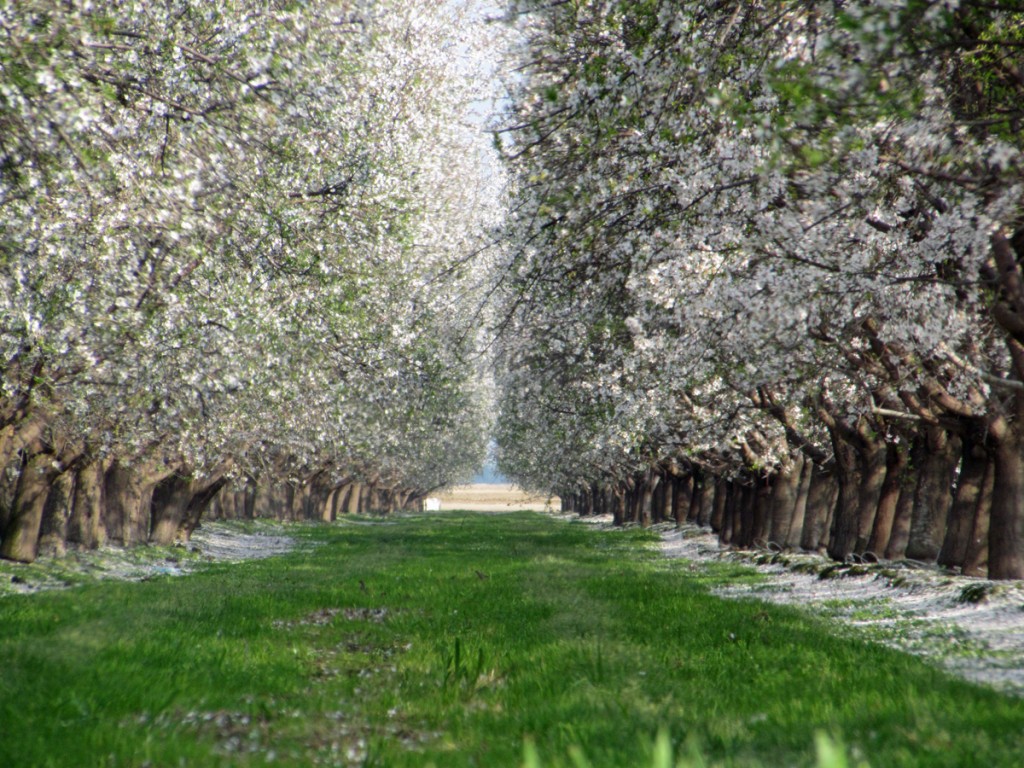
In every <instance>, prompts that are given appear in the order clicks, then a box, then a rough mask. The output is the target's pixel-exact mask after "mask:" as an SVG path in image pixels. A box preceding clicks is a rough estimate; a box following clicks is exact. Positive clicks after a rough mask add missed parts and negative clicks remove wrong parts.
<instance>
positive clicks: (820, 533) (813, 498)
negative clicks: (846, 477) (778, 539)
mask: <svg viewBox="0 0 1024 768" xmlns="http://www.w3.org/2000/svg"><path fill="white" fill-rule="evenodd" d="M838 494H839V483H838V481H837V480H836V478H835V474H834V473H833V472H832V468H831V467H822V466H820V465H818V464H815V465H814V467H813V471H812V473H811V481H810V486H809V488H808V489H807V512H806V513H805V515H804V529H803V532H802V534H801V537H800V547H801V549H805V550H807V551H809V552H820V551H822V549H823V547H824V546H825V543H826V541H827V538H828V530H829V526H830V522H831V520H830V510H831V509H833V508H834V507H835V505H836V499H837V496H838Z"/></svg>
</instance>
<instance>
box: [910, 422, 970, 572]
mask: <svg viewBox="0 0 1024 768" xmlns="http://www.w3.org/2000/svg"><path fill="white" fill-rule="evenodd" d="M925 440H926V445H927V453H926V454H925V460H924V463H923V464H921V465H919V466H918V467H917V473H918V476H917V491H916V492H915V494H914V514H913V516H912V517H911V519H910V539H909V540H908V541H907V553H906V556H907V557H908V558H910V559H912V560H921V561H923V562H935V560H936V559H937V558H938V556H939V549H940V548H941V547H942V540H943V538H944V534H945V531H946V519H947V518H948V517H949V509H950V507H951V506H952V503H953V478H954V475H955V473H956V467H957V464H958V462H959V461H960V438H959V437H957V436H956V435H952V434H950V433H949V432H948V431H946V430H945V429H941V428H939V427H927V428H926V431H925Z"/></svg>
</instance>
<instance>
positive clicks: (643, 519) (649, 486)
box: [640, 469, 661, 528]
mask: <svg viewBox="0 0 1024 768" xmlns="http://www.w3.org/2000/svg"><path fill="white" fill-rule="evenodd" d="M660 482H661V475H659V474H658V473H657V472H655V471H654V470H653V469H650V470H647V473H646V476H645V477H644V480H643V486H642V488H641V496H640V525H641V526H642V527H644V528H650V527H651V523H652V510H651V507H652V504H653V500H654V490H655V489H656V488H657V487H658V484H659V483H660Z"/></svg>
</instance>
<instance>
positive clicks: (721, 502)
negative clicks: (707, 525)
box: [711, 477, 729, 533]
mask: <svg viewBox="0 0 1024 768" xmlns="http://www.w3.org/2000/svg"><path fill="white" fill-rule="evenodd" d="M728 500H729V485H728V483H727V482H726V481H725V480H723V479H722V478H720V477H716V478H715V506H714V508H713V509H712V510H711V530H712V531H714V532H715V533H718V532H719V531H721V530H722V526H724V525H725V507H726V503H727V502H728Z"/></svg>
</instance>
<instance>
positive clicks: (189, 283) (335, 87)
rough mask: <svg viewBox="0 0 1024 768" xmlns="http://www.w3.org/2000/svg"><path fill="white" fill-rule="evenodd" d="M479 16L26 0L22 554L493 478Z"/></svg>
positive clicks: (2, 309)
mask: <svg viewBox="0 0 1024 768" xmlns="http://www.w3.org/2000/svg"><path fill="white" fill-rule="evenodd" d="M470 11H471V8H469V7H468V5H467V4H465V3H458V2H447V1H446V0H416V1H415V2H412V1H407V0H374V1H373V2H358V3H353V2H347V0H308V1H307V2H300V3H294V2H276V1H275V2H266V1H265V0H203V2H190V1H189V0H166V1H165V2H164V1H162V2H141V1H133V2H123V0H118V1H117V2H112V1H106V0H101V1H100V2H93V3H53V2H49V1H47V0H0V556H3V557H7V558H12V559H17V560H32V559H33V558H34V557H36V555H37V553H38V551H39V546H40V540H41V539H42V541H43V543H44V545H46V546H47V547H51V548H57V549H59V548H61V547H62V546H64V544H65V542H67V541H70V542H71V543H75V544H80V545H84V546H96V545H98V544H100V543H103V542H104V541H112V542H119V543H125V544H131V543H137V542H140V541H147V540H154V541H159V542H164V541H168V540H171V539H173V538H174V537H175V536H178V535H181V534H187V533H188V532H189V531H190V529H191V526H194V524H195V523H196V522H197V521H198V516H199V515H201V514H202V511H203V509H205V507H206V505H207V504H208V503H209V502H210V500H211V499H212V498H213V497H214V496H215V495H216V494H218V493H221V492H222V491H223V493H224V494H225V495H227V494H231V493H235V492H237V491H238V490H239V489H244V488H250V489H251V488H256V487H259V488H262V489H266V493H267V494H270V495H271V496H273V497H275V498H284V496H287V495H288V494H289V493H290V494H291V496H295V495H296V494H297V495H299V496H305V497H306V498H307V502H304V504H306V506H308V505H309V503H311V502H308V499H309V498H310V497H312V498H316V499H319V498H321V497H322V496H324V494H328V495H330V494H335V492H337V491H342V490H343V489H349V492H350V490H351V488H353V487H360V488H365V489H371V490H372V493H371V492H370V491H369V490H368V491H367V492H365V493H363V494H362V495H363V496H364V497H365V499H364V501H365V503H364V506H365V507H367V508H370V507H373V506H381V505H383V506H388V505H393V504H396V503H405V502H406V501H407V500H409V499H413V500H415V498H416V497H417V496H421V495H425V494H426V493H427V492H428V491H429V490H430V489H432V488H434V487H436V486H441V485H444V484H446V483H450V482H452V481H453V480H454V479H457V478H460V477H462V476H464V475H466V474H467V473H471V472H472V471H473V469H475V467H477V466H478V465H479V463H480V459H481V455H482V452H483V449H484V445H485V440H486V436H485V435H486V413H487V409H486V407H485V405H484V396H485V394H486V393H485V392H484V391H483V389H482V387H481V385H480V384H479V376H478V371H477V370H476V366H475V364H474V363H473V362H472V360H473V358H472V355H471V354H469V353H470V352H471V351H472V350H473V349H475V346H476V344H477V338H476V337H477V322H476V320H475V317H474V314H473V309H474V307H475V306H476V303H477V301H476V298H475V297H476V291H477V290H478V288H479V286H478V285H477V282H478V281H477V279H476V277H475V276H474V275H473V274H472V273H471V272H470V271H469V269H468V268H467V267H466V260H467V254H472V253H474V252H475V251H477V250H479V249H480V248H481V247H482V246H483V245H484V242H483V240H482V238H481V233H482V232H485V231H486V229H487V227H488V226H490V225H492V224H493V222H494V218H495V203H494V200H495V199H496V196H495V194H494V190H493V189H492V187H493V186H494V185H495V184H496V183H497V179H498V176H497V175H495V174H492V175H490V176H488V174H486V173H483V172H481V166H482V164H483V163H484V162H485V161H486V153H487V152H488V151H489V143H490V141H489V139H488V138H487V137H486V135H484V134H483V133H482V132H481V131H480V130H479V128H478V127H475V126H474V125H473V124H472V120H471V117H472V110H473V109H478V108H479V104H480V103H481V100H486V99H487V98H489V95H488V94H487V93H486V92H481V87H483V86H486V78H483V77H481V75H480V72H479V67H480V66H481V65H482V64H481V63H482V62H486V61H487V60H488V59H487V57H486V54H485V53H481V51H484V52H485V51H486V48H487V46H488V45H489V44H490V43H489V35H491V34H492V32H491V31H488V29H487V28H486V27H485V26H484V25H482V24H480V23H478V20H477V19H476V18H475V17H474V16H473V14H471V13H470ZM490 58H491V59H493V56H491V57H490ZM282 494H284V495H282ZM225 497H226V496H225ZM325 505H326V502H321V503H319V506H318V507H317V514H323V511H322V510H321V509H320V507H324V506H325ZM330 508H331V509H335V508H336V505H335V504H334V502H333V501H332V502H331V505H330ZM307 511H308V510H307ZM310 513H311V512H310ZM281 514H282V515H290V514H292V513H291V511H289V509H283V510H282V511H281ZM303 514H306V513H303Z"/></svg>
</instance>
